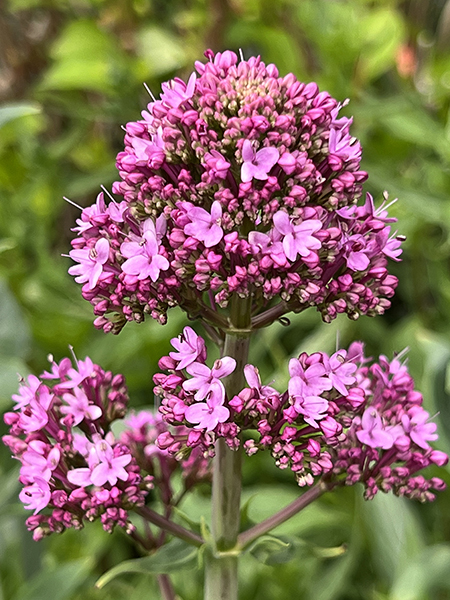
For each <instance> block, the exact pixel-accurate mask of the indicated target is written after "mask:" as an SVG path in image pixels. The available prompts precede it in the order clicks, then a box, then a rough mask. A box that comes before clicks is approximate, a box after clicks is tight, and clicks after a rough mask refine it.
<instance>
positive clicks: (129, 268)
mask: <svg viewBox="0 0 450 600" xmlns="http://www.w3.org/2000/svg"><path fill="white" fill-rule="evenodd" d="M158 250H159V245H158V239H157V232H156V228H155V223H154V222H153V221H152V219H146V220H145V222H144V226H143V234H142V239H141V240H140V241H139V242H137V241H132V242H123V243H122V245H121V246H120V251H121V253H122V255H123V256H124V257H125V258H127V259H128V260H126V261H125V262H124V263H123V265H122V271H123V272H124V273H126V274H127V275H135V276H137V278H138V279H139V280H142V279H146V278H147V277H150V279H151V280H152V281H156V280H157V279H158V277H159V273H160V271H167V269H168V268H169V266H170V265H169V261H168V260H167V258H166V257H165V256H161V255H160V254H158Z"/></svg>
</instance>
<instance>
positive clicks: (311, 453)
mask: <svg viewBox="0 0 450 600" xmlns="http://www.w3.org/2000/svg"><path fill="white" fill-rule="evenodd" d="M199 339H200V338H198V339H197V344H198V345H199V346H200V345H201V342H199V341H198V340H199ZM178 343H180V344H181V345H183V342H182V341H181V342H178ZM172 354H173V353H172ZM193 356H194V354H193V355H192V357H193ZM193 360H196V361H197V360H198V355H197V356H196V357H195V358H193ZM221 360H222V361H225V360H226V357H224V358H223V359H221ZM217 362H220V361H217ZM217 362H216V364H217ZM367 363H368V361H367V359H365V358H364V357H363V346H362V344H361V343H359V342H358V343H356V342H355V343H353V344H352V345H351V346H350V348H349V350H348V352H347V351H346V350H339V351H337V352H336V353H335V354H333V355H332V356H328V355H327V354H325V353H323V352H317V353H314V354H311V355H307V354H306V353H303V354H301V355H300V356H299V357H298V358H293V359H291V360H290V362H289V375H290V378H289V384H288V388H287V390H286V391H284V392H281V393H280V392H278V391H277V390H276V389H274V388H273V387H271V386H268V385H262V383H261V379H260V377H259V373H258V370H257V369H256V367H254V366H253V365H246V367H245V368H244V374H245V378H246V381H247V384H248V387H246V388H244V389H243V390H242V391H241V392H240V393H239V394H238V395H236V396H234V397H233V398H226V396H225V401H224V403H223V404H222V405H221V406H222V410H224V411H226V412H225V413H224V414H226V413H227V418H223V419H222V418H218V417H219V416H221V415H222V413H217V414H216V408H215V406H216V405H215V403H214V402H211V398H213V397H214V396H215V395H216V393H217V390H216V389H215V388H214V385H216V384H213V383H212V380H211V379H208V382H206V378H205V386H207V387H205V388H204V389H203V391H202V394H201V398H199V397H196V395H194V394H193V390H195V389H199V382H198V381H197V379H198V377H197V375H196V374H194V377H192V378H189V375H192V374H193V371H194V370H193V369H190V368H189V366H186V367H185V368H183V367H184V366H185V365H182V367H181V368H180V365H181V364H182V363H181V362H180V361H179V359H177V360H174V359H173V358H171V357H170V356H169V357H163V358H162V359H161V361H160V366H161V367H163V368H164V369H166V370H168V371H169V373H168V374H162V373H161V374H158V375H156V376H155V382H156V383H157V386H156V388H155V391H156V393H158V394H160V395H161V396H162V405H161V407H160V412H161V414H162V416H163V419H164V420H165V421H166V422H167V423H170V424H173V425H181V424H183V425H185V426H186V427H191V430H190V433H189V434H188V435H187V436H186V435H183V436H177V435H176V434H173V433H169V432H166V433H164V434H163V435H161V436H159V438H158V440H157V443H158V445H159V446H160V447H162V448H166V449H168V451H169V452H170V453H172V454H176V453H177V452H180V450H181V449H182V448H189V447H190V448H197V447H200V448H202V450H203V451H204V452H205V453H209V454H213V452H214V442H215V440H216V439H217V438H218V437H224V438H225V440H226V442H227V444H228V445H229V447H230V448H232V449H236V447H237V446H238V445H239V434H240V433H241V432H246V433H245V434H244V437H247V440H246V441H245V442H244V449H245V450H246V452H247V454H249V455H252V454H254V453H256V452H258V451H259V450H264V449H266V450H268V451H270V453H271V454H272V456H273V457H274V459H275V462H276V464H277V466H278V467H280V468H281V469H286V468H289V469H291V470H292V471H293V472H294V474H295V476H296V479H297V481H298V484H299V485H300V486H304V485H312V484H313V483H314V481H315V480H316V478H317V477H324V478H325V479H327V480H328V481H330V482H331V483H334V484H336V485H338V484H340V485H352V484H355V483H357V482H361V483H363V484H364V486H365V490H366V491H365V495H366V498H371V497H373V496H374V495H375V494H376V492H377V491H378V490H382V491H389V490H392V491H393V492H394V493H395V494H397V495H404V496H408V497H411V498H417V499H419V500H422V501H425V500H431V499H433V498H434V495H433V493H432V490H440V489H443V487H444V483H443V482H442V481H441V480H440V479H438V478H435V477H434V478H432V479H430V480H426V479H425V478H424V477H423V476H422V475H416V472H417V471H418V470H420V469H422V468H424V467H427V466H429V465H431V464H435V465H443V464H445V463H446V462H447V460H448V457H447V456H446V455H445V454H444V453H442V452H439V451H437V450H433V449H432V448H431V446H430V445H429V442H430V441H434V440H436V439H437V434H436V424H435V423H432V422H429V414H428V413H427V412H426V411H425V410H424V408H423V407H422V401H423V399H422V396H421V394H420V393H419V392H417V391H415V390H414V381H413V379H412V378H411V376H410V375H409V374H408V371H407V368H406V366H405V365H404V364H401V363H400V361H399V359H398V358H394V360H392V361H391V362H389V361H388V360H387V359H386V357H384V356H381V357H380V358H379V361H378V362H375V363H373V364H372V365H371V366H368V364H367ZM191 364H193V365H196V364H200V363H197V362H193V363H191ZM201 364H202V367H203V369H204V370H205V377H206V371H208V372H210V373H212V372H213V371H214V369H215V368H217V366H215V367H213V369H212V370H209V369H208V367H206V365H205V364H204V362H203V363H201ZM220 364H222V363H220ZM193 381H196V383H195V384H194V383H192V382H193ZM219 383H220V381H219ZM199 400H202V401H203V402H199ZM201 405H203V407H204V408H202V409H201V410H202V411H203V410H204V411H205V412H207V416H205V418H204V420H199V419H197V418H195V419H193V418H191V416H190V415H191V411H192V414H193V410H194V409H195V407H200V406H201ZM193 407H194V409H193ZM196 410H200V409H199V408H198V409H196ZM194 423H198V424H196V425H195V426H194V425H193V424H194Z"/></svg>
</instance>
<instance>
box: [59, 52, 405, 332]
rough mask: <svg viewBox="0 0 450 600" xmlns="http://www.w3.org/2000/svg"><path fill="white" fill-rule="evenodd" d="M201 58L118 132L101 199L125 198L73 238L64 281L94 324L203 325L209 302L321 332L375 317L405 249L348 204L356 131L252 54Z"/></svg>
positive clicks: (332, 107)
mask: <svg viewBox="0 0 450 600" xmlns="http://www.w3.org/2000/svg"><path fill="white" fill-rule="evenodd" d="M206 55H207V58H208V59H209V62H207V63H206V64H203V63H199V62H198V63H196V65H195V68H196V73H193V74H192V75H191V76H190V78H189V81H188V83H187V84H185V83H184V82H183V81H181V80H180V79H174V80H172V81H170V82H168V83H166V84H163V86H162V89H163V91H162V93H161V95H160V98H159V99H158V100H155V101H154V102H150V103H149V105H148V107H147V110H146V111H143V113H142V117H143V118H142V120H140V121H137V122H131V123H128V124H127V125H126V135H125V149H124V151H123V152H120V153H119V155H118V157H117V168H118V170H119V174H120V177H121V181H119V182H116V183H115V184H114V186H113V191H114V192H115V193H116V194H119V195H121V196H122V197H123V198H124V200H122V201H121V202H120V203H118V202H115V201H112V202H110V203H109V205H106V203H105V201H104V197H103V194H100V195H99V197H98V199H97V202H96V204H94V205H93V206H91V207H89V208H86V209H84V210H83V212H82V215H81V218H80V219H79V220H78V223H77V227H75V229H74V231H76V232H77V233H78V237H77V238H76V239H75V240H73V242H72V246H73V250H72V251H71V252H70V256H71V258H72V259H73V260H74V261H75V262H76V263H77V264H76V265H74V266H72V267H71V268H70V273H71V274H72V275H75V276H76V280H77V281H78V282H79V283H82V284H83V290H82V293H83V296H84V297H85V298H86V299H87V300H89V301H90V302H91V303H92V305H93V306H94V313H95V315H96V320H95V325H96V326H97V327H98V328H103V329H104V330H105V331H113V332H115V333H117V332H118V331H120V329H121V328H122V327H123V325H124V324H125V323H126V322H127V321H130V320H136V321H142V320H143V319H144V318H145V315H147V314H149V315H151V316H152V317H153V318H155V319H158V320H159V321H161V322H165V320H166V312H167V309H168V308H169V307H171V306H175V305H179V306H181V307H182V308H183V309H184V310H186V311H187V312H188V313H189V314H190V315H191V316H192V317H195V316H197V315H198V314H202V316H203V318H205V319H206V320H208V318H209V317H208V313H207V311H205V310H204V296H205V294H206V293H208V302H210V303H211V305H212V308H213V310H216V309H217V307H222V308H225V307H226V306H227V304H228V302H229V299H230V296H231V295H232V294H238V295H239V296H241V297H248V296H251V297H252V298H254V300H255V302H254V306H255V307H258V308H255V309H254V311H255V312H254V313H253V315H252V316H256V315H257V314H258V312H260V311H262V310H264V307H265V306H267V304H268V303H269V302H270V301H272V300H273V299H276V298H278V299H280V298H281V299H282V300H283V301H284V302H289V303H290V308H291V309H293V310H298V311H300V310H302V309H303V308H306V307H308V306H315V307H316V308H317V309H318V310H319V311H320V312H321V313H322V316H323V318H324V320H326V321H330V320H331V319H333V318H334V317H335V316H336V315H337V314H338V313H347V314H348V315H349V316H350V317H351V318H357V317H358V316H359V315H360V314H368V315H375V314H380V313H382V312H384V310H385V309H386V308H388V307H389V305H390V302H389V300H388V298H390V297H391V296H392V295H393V293H394V289H395V287H396V285H397V280H396V278H395V277H393V276H391V275H389V274H388V272H387V268H386V265H387V258H388V257H390V258H393V259H394V260H398V257H399V255H400V253H401V250H400V249H399V246H400V242H401V238H400V237H396V234H395V233H393V234H391V230H390V226H389V225H388V223H390V222H392V221H393V220H394V219H388V218H387V216H386V212H385V211H384V210H383V209H379V210H378V211H376V210H375V209H374V206H373V202H372V199H371V197H370V196H369V195H368V196H367V200H366V203H365V204H364V206H359V207H357V206H356V204H357V202H358V199H359V198H360V197H361V193H362V183H363V182H364V181H365V180H366V178H367V174H366V173H365V172H364V171H361V170H360V158H361V147H360V144H359V142H358V141H357V140H356V139H355V138H353V137H352V136H351V135H350V126H351V123H352V119H350V118H347V117H342V116H339V111H340V109H341V107H342V106H341V105H340V104H339V103H338V102H337V101H336V100H335V99H334V98H332V97H331V96H330V95H329V94H328V93H327V92H319V90H318V87H317V85H316V84H315V83H309V84H304V83H301V82H299V81H297V79H296V78H295V77H294V75H292V74H289V75H286V76H285V77H280V76H279V74H278V71H277V69H276V67H275V66H274V65H267V66H266V65H265V64H264V63H263V62H262V61H261V59H260V58H259V57H258V58H250V59H249V60H248V61H241V62H238V58H237V56H236V55H235V54H234V53H233V52H230V51H226V52H223V53H219V54H216V55H214V54H213V53H212V52H210V51H208V52H207V53H206ZM208 308H209V306H208ZM210 310H211V309H210Z"/></svg>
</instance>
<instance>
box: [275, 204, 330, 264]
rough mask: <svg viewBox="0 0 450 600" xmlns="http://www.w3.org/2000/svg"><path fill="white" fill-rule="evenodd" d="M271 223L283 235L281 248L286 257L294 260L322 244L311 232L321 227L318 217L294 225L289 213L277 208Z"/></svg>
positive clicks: (307, 254) (305, 255)
mask: <svg viewBox="0 0 450 600" xmlns="http://www.w3.org/2000/svg"><path fill="white" fill-rule="evenodd" d="M273 223H274V225H275V228H276V229H277V231H278V232H279V233H280V234H281V235H282V236H283V249H284V253H285V254H286V257H287V258H288V259H289V260H290V261H291V262H294V261H295V260H296V259H297V256H298V255H300V256H302V257H307V256H309V255H310V254H311V250H319V248H321V246H322V244H321V242H320V240H318V239H317V238H315V237H314V236H313V235H312V234H313V233H316V231H319V230H320V229H322V223H321V222H320V221H319V220H318V219H309V220H307V221H303V222H302V223H300V225H294V224H293V222H292V221H291V220H290V218H289V215H288V214H287V213H286V212H285V211H284V210H279V211H278V212H276V213H275V214H274V215H273Z"/></svg>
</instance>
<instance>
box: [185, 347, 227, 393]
mask: <svg viewBox="0 0 450 600" xmlns="http://www.w3.org/2000/svg"><path fill="white" fill-rule="evenodd" d="M235 368H236V361H235V360H234V358H231V357H230V356H224V357H223V358H220V359H219V360H216V362H215V363H214V365H213V368H212V369H210V368H209V367H207V366H206V365H203V364H201V363H192V364H191V365H189V366H188V367H187V368H186V371H187V372H188V373H189V375H192V378H191V379H187V380H186V381H185V382H184V383H183V388H184V389H185V390H186V391H187V392H196V394H195V396H194V398H195V399H196V400H197V401H198V400H204V399H205V398H206V397H207V396H208V394H209V395H210V396H209V398H210V399H212V398H214V401H216V400H218V403H221V402H223V400H224V398H225V388H224V385H223V383H222V382H221V381H220V379H222V378H223V377H227V376H228V375H230V374H231V373H232V372H233V371H234V369H235Z"/></svg>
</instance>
